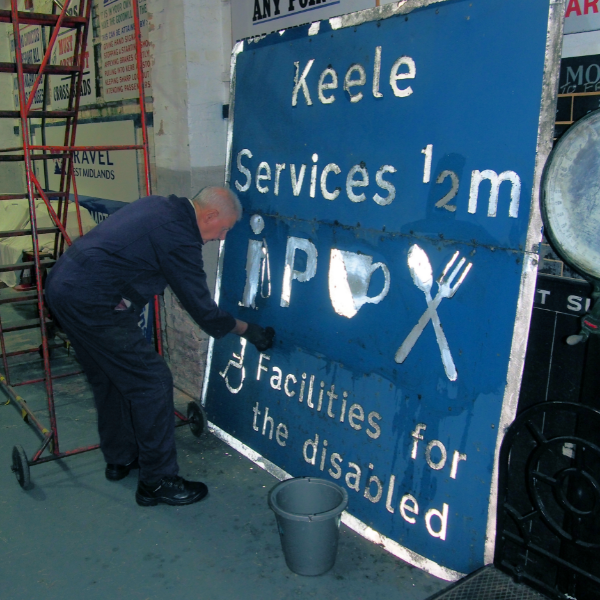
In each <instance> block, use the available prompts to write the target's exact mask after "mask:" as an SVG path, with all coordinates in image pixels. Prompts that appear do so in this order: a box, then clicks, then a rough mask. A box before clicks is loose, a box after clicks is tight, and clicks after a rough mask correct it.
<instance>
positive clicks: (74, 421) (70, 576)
mask: <svg viewBox="0 0 600 600" xmlns="http://www.w3.org/2000/svg"><path fill="white" fill-rule="evenodd" d="M0 309H1V310H2V313H1V314H2V319H3V323H4V324H6V323H7V321H14V320H15V319H18V318H24V317H26V316H30V315H25V314H24V312H27V311H24V307H21V309H16V308H15V307H10V308H9V307H7V305H3V306H1V307H0ZM10 336H12V337H10ZM27 336H31V332H19V333H15V334H8V336H7V337H8V341H9V346H10V347H13V348H14V347H16V346H18V345H19V344H22V343H23V342H24V340H25V338H26V337H27ZM17 363H18V364H17ZM12 364H13V365H14V366H15V368H14V369H11V374H12V373H15V374H18V375H19V376H22V377H25V376H27V375H31V376H33V374H35V373H39V372H40V371H39V369H40V365H41V362H40V361H39V359H38V357H37V356H36V355H30V356H29V357H21V358H19V359H13V362H12ZM74 366H76V363H75V361H74V357H73V355H72V354H71V355H67V353H66V351H65V350H58V351H55V352H54V354H53V368H54V371H55V372H60V371H61V370H62V371H65V372H67V371H69V370H73V367H74ZM18 393H19V394H20V395H21V396H23V398H25V400H26V401H27V402H28V404H29V405H30V406H31V407H32V409H34V410H35V412H36V415H38V417H39V419H40V420H41V421H42V422H43V423H44V424H47V423H48V417H47V406H46V400H45V392H44V387H43V385H41V384H34V385H30V386H25V387H19V388H18ZM55 395H56V411H57V417H58V423H59V436H60V444H61V446H60V448H61V451H66V450H70V449H73V448H76V447H80V446H85V445H91V444H94V443H97V433H96V418H95V409H94V407H93V402H92V399H91V394H90V390H89V387H88V384H87V382H86V380H85V378H84V377H83V376H82V375H78V376H72V377H67V378H64V379H59V380H56V381H55ZM5 400H6V399H5V398H4V395H3V394H0V461H1V464H0V490H1V492H0V599H2V600H31V599H32V598H35V597H43V598H45V599H46V600H53V599H57V600H58V599H60V600H79V599H84V598H85V599H86V600H95V599H98V600H107V599H120V598H127V599H128V600H138V599H139V600H170V599H176V598H177V599H179V598H204V599H210V600H221V599H223V600H231V599H236V600H237V599H244V600H246V599H248V600H251V599H255V598H256V599H259V598H260V599H264V598H273V599H281V600H283V599H291V598H313V597H315V598H316V597H318V598H322V599H336V598H340V599H341V598H344V599H347V600H353V599H356V600H358V599H363V600H364V599H370V598H386V599H392V598H398V599H402V600H421V599H425V598H427V597H428V596H430V595H431V594H433V593H435V592H437V591H438V590H440V589H442V588H444V587H446V586H447V585H448V584H447V583H446V582H444V581H441V580H439V579H437V578H435V577H432V576H430V575H427V574H426V573H423V572H422V571H419V570H418V569H416V568H413V567H411V566H409V565H407V564H406V563H404V562H402V561H401V560H399V559H397V558H395V557H393V556H392V555H390V554H388V553H387V552H385V551H384V550H382V549H381V548H380V547H378V546H376V545H373V544H371V543H370V542H367V541H366V540H364V539H363V538H361V537H359V536H358V535H356V534H355V533H353V532H352V531H350V530H348V529H347V528H345V527H344V526H342V529H341V532H340V544H339V550H338V557H337V562H336V565H335V566H334V568H333V569H332V570H331V571H330V572H329V573H327V574H325V575H322V576H320V577H314V578H309V577H302V576H299V575H295V574H294V573H292V572H291V571H289V570H288V568H287V567H286V564H285V561H284V558H283V554H282V551H281V546H280V543H279V536H278V532H277V528H276V523H275V518H274V515H273V513H272V512H271V510H270V509H269V508H268V506H267V493H268V491H269V489H270V488H271V487H273V486H274V485H275V484H276V483H277V480H276V479H274V478H273V477H272V476H271V475H269V474H268V473H266V472H265V471H263V470H262V469H260V468H259V467H257V466H256V465H254V464H253V463H252V462H250V461H249V460H247V459H246V458H245V457H243V456H241V455H239V454H238V453H237V452H236V451H234V450H232V449H231V448H230V447H229V446H227V445H226V444H224V443H223V442H221V441H220V440H218V439H217V438H215V437H214V436H212V435H210V434H208V433H205V434H204V435H203V436H201V437H200V438H195V437H194V436H193V435H192V433H191V432H190V430H189V428H188V427H187V426H184V427H180V428H178V429H177V434H176V437H177V447H178V452H179V463H180V467H181V474H182V475H183V476H184V477H187V478H190V479H200V480H202V481H204V482H206V483H207V485H208V487H209V489H210V494H209V496H208V498H207V499H205V500H204V501H202V502H200V503H198V504H195V505H191V506H187V507H181V508H175V507H169V506H163V505H159V506H157V507H148V508H142V507H139V506H138V505H137V504H136V503H135V498H134V493H135V488H136V484H137V471H133V472H132V473H131V474H130V475H129V477H127V478H126V479H124V480H122V481H120V482H109V481H107V480H106V479H105V477H104V461H103V459H102V455H101V454H100V451H99V450H95V451H92V452H88V453H85V454H80V455H76V456H72V457H69V458H67V459H63V460H60V461H54V462H50V463H46V464H40V465H36V466H33V467H31V480H32V484H31V487H30V489H28V490H23V489H21V488H20V487H19V485H18V483H17V481H16V478H15V476H14V475H13V474H12V473H11V470H10V465H11V453H12V448H13V446H14V445H15V444H20V445H22V446H23V448H24V449H25V451H26V453H27V455H28V457H29V458H31V456H32V455H33V454H34V452H36V451H37V450H38V448H39V446H40V442H39V436H37V435H36V433H35V431H34V430H32V429H31V427H29V426H28V425H27V424H26V423H24V421H23V420H22V419H21V416H20V412H19V411H18V410H17V409H16V407H15V405H14V404H9V405H2V404H1V403H2V402H4V401H5ZM188 401H189V399H188V398H187V397H186V396H184V395H183V394H181V393H179V392H176V403H177V405H178V408H179V409H180V410H182V412H185V407H186V404H187V402H188Z"/></svg>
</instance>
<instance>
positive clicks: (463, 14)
mask: <svg viewBox="0 0 600 600" xmlns="http://www.w3.org/2000/svg"><path fill="white" fill-rule="evenodd" d="M515 14H519V18H518V19H516V18H515ZM563 14H564V5H561V4H556V3H552V2H550V1H549V0H531V1H529V2H527V3H523V2H521V1H520V0H481V1H479V2H469V1H468V0H465V1H461V0H454V1H443V0H441V1H438V2H434V1H430V2H427V1H425V2H423V1H422V0H414V1H411V0H409V1H408V2H406V3H403V4H401V5H397V4H394V5H388V6H385V7H382V8H380V9H372V10H370V11H365V12H364V13H358V14H355V15H348V16H345V17H338V18H336V19H331V20H330V21H323V22H321V23H320V25H319V27H316V26H315V25H312V26H311V27H301V28H295V29H291V30H287V31H285V32H284V33H283V34H279V33H275V34H273V35H271V36H267V37H266V38H265V39H263V40H261V41H259V42H255V43H244V45H238V50H241V49H242V48H243V51H240V52H239V53H238V54H237V55H236V56H237V58H236V63H235V78H234V86H235V89H234V92H235V95H234V105H233V129H232V137H231V143H230V153H231V154H230V166H229V172H230V185H231V186H232V188H233V189H234V190H236V191H237V193H238V194H239V197H240V199H241V201H242V204H243V206H244V215H243V218H242V220H241V222H240V223H239V224H238V225H237V226H236V227H235V228H234V229H233V231H231V232H230V233H229V234H228V237H227V242H226V246H225V248H224V253H223V255H222V264H221V271H220V275H219V278H220V281H221V287H220V305H221V306H222V307H223V308H225V309H226V310H229V311H230V312H232V314H234V315H235V316H236V317H238V318H240V319H242V320H246V321H250V322H258V323H260V324H261V325H263V326H267V325H270V326H273V327H274V328H275V330H276V332H277V336H276V343H275V346H274V347H273V348H272V349H271V350H269V351H267V352H264V353H260V352H258V351H257V350H256V349H255V348H254V346H252V345H250V344H246V342H245V340H243V339H241V338H238V337H237V336H226V337H225V338H223V339H222V340H219V341H217V342H215V343H214V346H213V349H212V360H211V363H210V374H209V379H208V383H206V384H205V402H206V407H207V412H208V415H209V419H210V420H211V421H212V422H213V423H214V424H215V425H216V427H217V428H218V430H217V431H220V432H222V433H223V434H224V435H226V436H231V437H232V438H234V439H235V440H237V441H236V442H235V443H237V444H241V445H243V447H244V448H249V449H251V450H252V451H254V452H256V453H258V454H260V455H261V456H262V457H264V458H265V459H267V460H268V461H270V462H271V463H272V464H273V465H275V466H276V467H278V468H280V469H283V470H284V471H285V472H287V473H289V474H291V475H293V476H315V477H324V478H327V479H331V480H332V481H335V482H337V483H338V484H339V485H342V486H344V487H345V488H346V489H347V490H348V493H349V496H350V503H349V512H350V513H351V515H352V516H353V518H355V519H358V520H359V521H360V522H361V523H362V528H363V529H362V531H363V533H365V534H366V533H367V531H369V532H371V533H372V532H373V531H375V532H377V533H378V534H379V535H380V536H381V537H380V538H378V539H379V540H380V541H382V543H383V544H384V545H385V546H386V547H387V548H389V549H391V550H392V551H393V552H394V553H396V554H397V555H398V556H401V557H402V558H404V559H405V560H408V561H409V562H412V563H413V564H415V565H417V566H419V567H421V568H425V569H427V570H428V571H430V572H432V573H434V574H436V575H438V576H441V577H445V578H447V579H453V578H456V577H458V575H459V574H460V573H467V572H471V571H473V570H474V569H476V568H478V567H480V566H481V565H483V564H484V563H485V562H491V558H492V552H493V543H494V507H495V505H494V501H495V488H494V485H495V483H494V482H495V478H494V468H495V463H496V453H497V451H498V443H499V441H500V437H499V436H501V434H502V432H503V431H504V428H505V426H506V425H507V424H508V423H509V422H510V421H511V420H512V417H513V416H514V411H515V409H516V397H517V395H518V388H519V384H520V377H521V371H522V365H523V354H524V348H525V345H526V336H527V331H528V329H529V318H530V314H531V304H532V301H533V294H534V286H535V270H536V269H535V265H536V264H537V255H536V254H535V252H536V251H537V243H539V241H540V225H541V223H540V220H539V215H538V211H537V190H538V184H539V180H540V176H541V168H542V166H543V162H544V160H545V157H546V156H547V153H548V152H549V149H550V142H551V136H552V125H553V122H554V101H555V98H554V97H553V94H554V91H553V90H554V87H555V86H554V84H553V81H554V80H553V78H554V77H556V71H557V68H556V66H557V64H558V58H559V55H560V48H559V44H560V34H561V33H562V31H561V29H562V18H563ZM549 24H550V29H549ZM548 31H550V33H548ZM548 36H550V38H549V41H550V44H549V46H548V48H549V50H548V54H546V43H547V39H548ZM516 65H518V68H516ZM545 69H546V70H545ZM551 73H554V74H551ZM540 106H542V113H541V115H540ZM229 439H230V438H229ZM355 523H356V522H355ZM367 528H370V529H368V530H367ZM369 535H371V534H369ZM486 536H487V541H486Z"/></svg>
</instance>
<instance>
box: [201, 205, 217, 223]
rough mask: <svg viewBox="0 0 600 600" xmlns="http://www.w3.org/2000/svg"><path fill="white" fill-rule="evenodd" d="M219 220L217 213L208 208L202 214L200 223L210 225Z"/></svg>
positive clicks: (215, 210)
mask: <svg viewBox="0 0 600 600" xmlns="http://www.w3.org/2000/svg"><path fill="white" fill-rule="evenodd" d="M218 218H219V211H218V210H217V209H216V208H208V209H206V211H204V213H203V214H202V221H204V223H212V222H213V221H215V220H216V219H218Z"/></svg>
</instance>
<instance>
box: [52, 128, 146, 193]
mask: <svg viewBox="0 0 600 600" xmlns="http://www.w3.org/2000/svg"><path fill="white" fill-rule="evenodd" d="M64 135H65V128H64V126H63V125H55V126H50V127H49V126H46V140H47V143H48V145H49V146H50V145H62V144H63V143H64ZM75 143H76V145H77V146H115V145H122V146H129V145H133V144H136V139H135V127H134V124H133V121H132V120H130V119H129V120H125V121H123V120H121V121H102V122H97V123H80V124H79V125H78V126H77V139H76V142H75ZM61 165H62V160H61V159H56V160H54V161H52V162H50V163H49V165H48V167H49V168H48V171H49V173H48V181H49V184H50V189H53V190H58V189H59V188H60V176H61ZM73 168H74V170H75V180H76V182H77V192H78V193H79V194H81V195H83V196H90V197H93V198H103V199H106V200H119V201H121V202H133V201H134V200H137V199H138V198H139V183H138V168H137V157H136V151H135V150H82V151H79V152H74V153H73ZM72 192H73V188H72V187H71V193H72Z"/></svg>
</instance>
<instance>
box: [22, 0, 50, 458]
mask: <svg viewBox="0 0 600 600" xmlns="http://www.w3.org/2000/svg"><path fill="white" fill-rule="evenodd" d="M17 3H18V0H11V13H12V22H13V35H14V41H15V62H16V65H17V81H18V87H19V108H20V113H21V114H20V119H21V133H22V137H23V159H24V164H25V176H26V180H27V195H28V199H29V217H30V221H31V240H32V246H33V256H34V263H35V274H36V288H37V305H38V314H39V318H40V333H41V336H42V356H43V359H44V376H45V377H44V379H45V381H44V383H45V386H46V396H47V398H48V414H49V416H50V427H51V429H52V434H53V438H54V445H53V449H52V450H53V452H54V453H55V454H56V453H58V452H59V446H58V430H57V427H56V412H55V409H54V391H53V389H52V374H51V370H50V354H49V351H48V335H47V333H46V321H45V315H44V303H43V291H42V272H41V268H40V247H39V240H38V233H37V220H36V214H35V190H34V183H33V182H34V179H35V177H34V175H33V164H32V161H31V149H30V144H29V120H28V118H27V107H26V104H25V78H24V74H23V53H22V51H21V35H20V34H21V28H20V26H19V11H18V7H17Z"/></svg>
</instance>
